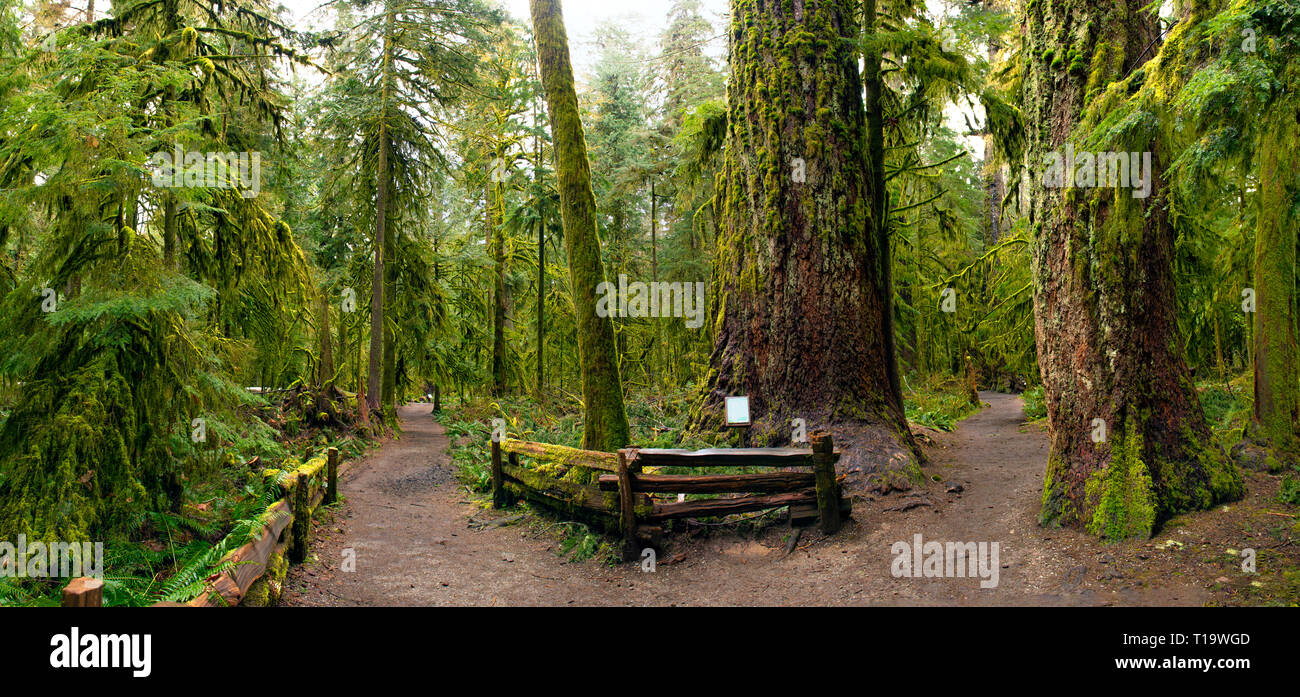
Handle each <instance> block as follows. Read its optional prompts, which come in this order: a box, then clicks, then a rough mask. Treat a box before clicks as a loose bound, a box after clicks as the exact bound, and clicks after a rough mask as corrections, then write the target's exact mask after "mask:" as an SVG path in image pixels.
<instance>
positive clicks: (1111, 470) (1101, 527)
mask: <svg viewBox="0 0 1300 697" xmlns="http://www.w3.org/2000/svg"><path fill="white" fill-rule="evenodd" d="M1136 423H1137V419H1129V420H1128V422H1127V428H1126V430H1125V432H1124V435H1123V436H1122V437H1121V438H1118V439H1116V440H1115V442H1114V444H1113V445H1112V446H1111V458H1110V462H1109V463H1108V464H1107V465H1106V467H1103V468H1102V469H1099V470H1097V471H1096V472H1093V473H1092V474H1091V475H1090V476H1089V477H1088V481H1087V483H1086V484H1085V485H1084V498H1085V500H1086V501H1087V503H1088V507H1089V508H1090V509H1092V512H1093V513H1092V519H1091V520H1089V521H1088V524H1087V530H1088V532H1090V533H1092V534H1093V535H1097V536H1099V537H1102V538H1103V539H1106V540H1109V541H1112V542H1115V541H1119V540H1124V539H1132V538H1136V539H1148V538H1150V537H1151V534H1152V533H1153V532H1154V531H1155V523H1156V504H1155V492H1154V489H1153V486H1152V484H1151V474H1150V472H1148V471H1147V466H1146V463H1144V462H1143V461H1142V447H1143V440H1142V437H1141V436H1140V435H1139V434H1138V432H1137V428H1136Z"/></svg>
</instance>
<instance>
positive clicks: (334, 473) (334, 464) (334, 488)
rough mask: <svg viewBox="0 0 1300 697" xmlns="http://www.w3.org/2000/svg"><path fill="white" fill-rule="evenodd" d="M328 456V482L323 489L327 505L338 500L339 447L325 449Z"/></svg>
mask: <svg viewBox="0 0 1300 697" xmlns="http://www.w3.org/2000/svg"><path fill="white" fill-rule="evenodd" d="M325 452H326V456H327V457H329V475H328V476H329V484H328V486H327V487H326V489H325V505H327V506H328V505H329V504H331V503H334V502H335V501H338V500H339V449H338V448H330V449H329V450H327V451H325Z"/></svg>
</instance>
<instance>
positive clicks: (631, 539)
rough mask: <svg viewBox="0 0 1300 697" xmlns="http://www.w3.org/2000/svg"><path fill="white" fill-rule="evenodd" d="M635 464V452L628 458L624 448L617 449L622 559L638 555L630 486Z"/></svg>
mask: <svg viewBox="0 0 1300 697" xmlns="http://www.w3.org/2000/svg"><path fill="white" fill-rule="evenodd" d="M629 459H630V461H629ZM635 466H636V455H635V454H632V455H631V456H630V458H629V454H628V451H627V450H626V449H621V450H619V451H618V472H617V474H618V523H619V527H620V528H621V529H622V532H623V561H634V560H636V559H637V558H638V557H639V556H640V550H638V549H637V541H636V493H635V491H634V490H633V486H632V481H633V477H634V475H633V473H632V467H635Z"/></svg>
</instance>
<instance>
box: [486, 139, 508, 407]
mask: <svg viewBox="0 0 1300 697" xmlns="http://www.w3.org/2000/svg"><path fill="white" fill-rule="evenodd" d="M500 154H501V153H500V151H499V150H498V151H496V155H497V157H500ZM491 166H492V167H493V169H494V170H495V167H496V165H495V164H493V165H491ZM489 181H490V183H489V184H488V206H487V208H488V209H487V224H488V235H489V239H490V243H489V247H488V254H489V255H490V256H491V257H492V394H493V395H496V396H501V395H503V394H505V393H506V249H505V246H506V245H505V230H504V225H503V224H502V218H503V217H504V215H505V210H504V209H505V194H504V192H503V191H502V186H503V185H502V183H501V182H499V181H491V177H489Z"/></svg>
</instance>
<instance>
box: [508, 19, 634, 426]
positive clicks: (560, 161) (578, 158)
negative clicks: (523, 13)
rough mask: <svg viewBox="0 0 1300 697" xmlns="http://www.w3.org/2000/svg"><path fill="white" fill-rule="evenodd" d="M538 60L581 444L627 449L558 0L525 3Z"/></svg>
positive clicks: (579, 124) (620, 390) (591, 201)
mask: <svg viewBox="0 0 1300 697" xmlns="http://www.w3.org/2000/svg"><path fill="white" fill-rule="evenodd" d="M529 5H530V9H531V11H532V16H533V31H534V34H535V35H536V37H537V59H538V65H539V66H540V68H541V73H542V87H543V89H544V90H545V92H546V105H547V109H548V113H549V115H550V120H551V135H552V139H553V141H554V143H555V170H556V179H557V180H558V184H559V191H560V215H561V219H562V221H563V223H564V247H565V251H566V252H567V253H568V257H569V279H570V282H571V284H572V288H573V311H574V317H575V318H576V323H577V327H578V359H579V362H580V364H581V367H582V398H583V402H584V406H585V413H584V423H583V435H582V445H583V447H584V448H586V449H588V450H606V451H612V450H617V449H618V448H621V447H624V446H626V445H630V441H631V429H630V428H629V426H628V422H627V412H626V411H625V410H624V407H623V386H622V383H621V381H620V378H619V365H618V354H617V353H616V352H615V349H614V325H613V324H612V323H611V322H610V320H609V318H608V317H600V316H598V315H597V314H596V289H597V286H598V285H599V284H600V283H601V282H603V281H604V280H605V267H604V265H603V263H602V262H601V259H600V238H599V237H598V236H597V233H596V197H595V195H594V194H593V193H592V190H591V165H590V163H589V162H588V161H587V142H586V137H585V136H584V134H583V130H582V121H581V119H580V118H579V111H578V94H577V92H576V91H575V90H574V87H573V65H572V63H571V62H570V60H569V43H568V36H567V34H566V32H565V29H564V17H563V16H562V14H561V12H560V4H559V0H530V3H529Z"/></svg>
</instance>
